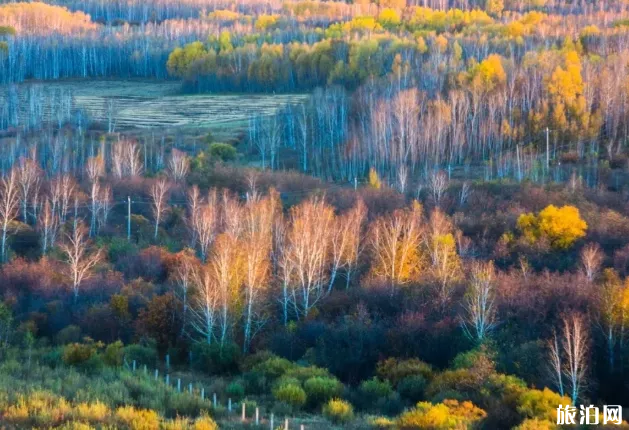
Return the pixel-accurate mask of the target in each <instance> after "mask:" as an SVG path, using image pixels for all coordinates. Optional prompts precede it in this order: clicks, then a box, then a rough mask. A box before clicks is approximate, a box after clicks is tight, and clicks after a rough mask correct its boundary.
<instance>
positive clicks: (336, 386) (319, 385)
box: [304, 376, 343, 406]
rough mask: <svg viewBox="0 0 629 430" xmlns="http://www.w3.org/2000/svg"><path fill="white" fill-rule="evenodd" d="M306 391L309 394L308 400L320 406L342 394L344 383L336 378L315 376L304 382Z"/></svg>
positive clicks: (313, 404)
mask: <svg viewBox="0 0 629 430" xmlns="http://www.w3.org/2000/svg"><path fill="white" fill-rule="evenodd" d="M304 391H305V392H306V395H307V396H308V402H309V403H310V404H311V405H312V406H318V405H321V404H323V403H325V402H327V401H328V400H330V399H332V398H334V397H338V396H340V395H341V394H342V392H343V384H341V383H340V382H339V381H338V380H336V379H335V378H325V377H321V376H315V377H313V378H310V379H308V380H307V381H306V382H304Z"/></svg>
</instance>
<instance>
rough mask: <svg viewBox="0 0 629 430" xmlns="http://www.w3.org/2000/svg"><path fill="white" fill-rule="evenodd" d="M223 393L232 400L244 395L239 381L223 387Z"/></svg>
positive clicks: (243, 389) (243, 388)
mask: <svg viewBox="0 0 629 430" xmlns="http://www.w3.org/2000/svg"><path fill="white" fill-rule="evenodd" d="M225 393H226V394H227V395H228V396H229V397H231V398H232V399H234V400H240V399H242V398H243V397H245V387H244V386H243V385H242V384H241V383H240V382H236V381H234V382H232V383H231V384H229V385H228V386H227V388H226V389H225Z"/></svg>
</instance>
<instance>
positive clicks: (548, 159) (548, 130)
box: [546, 127, 550, 169]
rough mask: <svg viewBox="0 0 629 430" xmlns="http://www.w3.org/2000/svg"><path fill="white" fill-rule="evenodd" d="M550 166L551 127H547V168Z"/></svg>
mask: <svg viewBox="0 0 629 430" xmlns="http://www.w3.org/2000/svg"><path fill="white" fill-rule="evenodd" d="M549 166H550V129H549V128H548V127H546V168H547V169H548V167H549Z"/></svg>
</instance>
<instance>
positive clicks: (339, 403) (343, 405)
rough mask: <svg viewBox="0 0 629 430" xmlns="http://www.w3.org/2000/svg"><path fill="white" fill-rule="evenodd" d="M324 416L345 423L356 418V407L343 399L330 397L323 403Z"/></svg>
mask: <svg viewBox="0 0 629 430" xmlns="http://www.w3.org/2000/svg"><path fill="white" fill-rule="evenodd" d="M323 416H324V417H326V418H327V419H329V420H330V421H332V422H334V423H336V424H343V423H347V422H350V421H351V420H353V419H354V408H353V407H352V405H351V404H349V403H348V402H346V401H343V400H341V399H330V400H329V401H328V402H327V403H326V404H325V405H323Z"/></svg>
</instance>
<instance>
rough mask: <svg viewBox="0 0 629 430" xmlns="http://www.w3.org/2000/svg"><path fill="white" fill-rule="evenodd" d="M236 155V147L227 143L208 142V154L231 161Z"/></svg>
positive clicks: (214, 157) (217, 158)
mask: <svg viewBox="0 0 629 430" xmlns="http://www.w3.org/2000/svg"><path fill="white" fill-rule="evenodd" d="M237 155H238V153H237V151H236V148H234V147H233V146H231V145H229V144H227V143H212V144H210V156H211V157H212V158H213V159H216V160H221V161H233V160H235V159H236V156H237Z"/></svg>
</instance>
